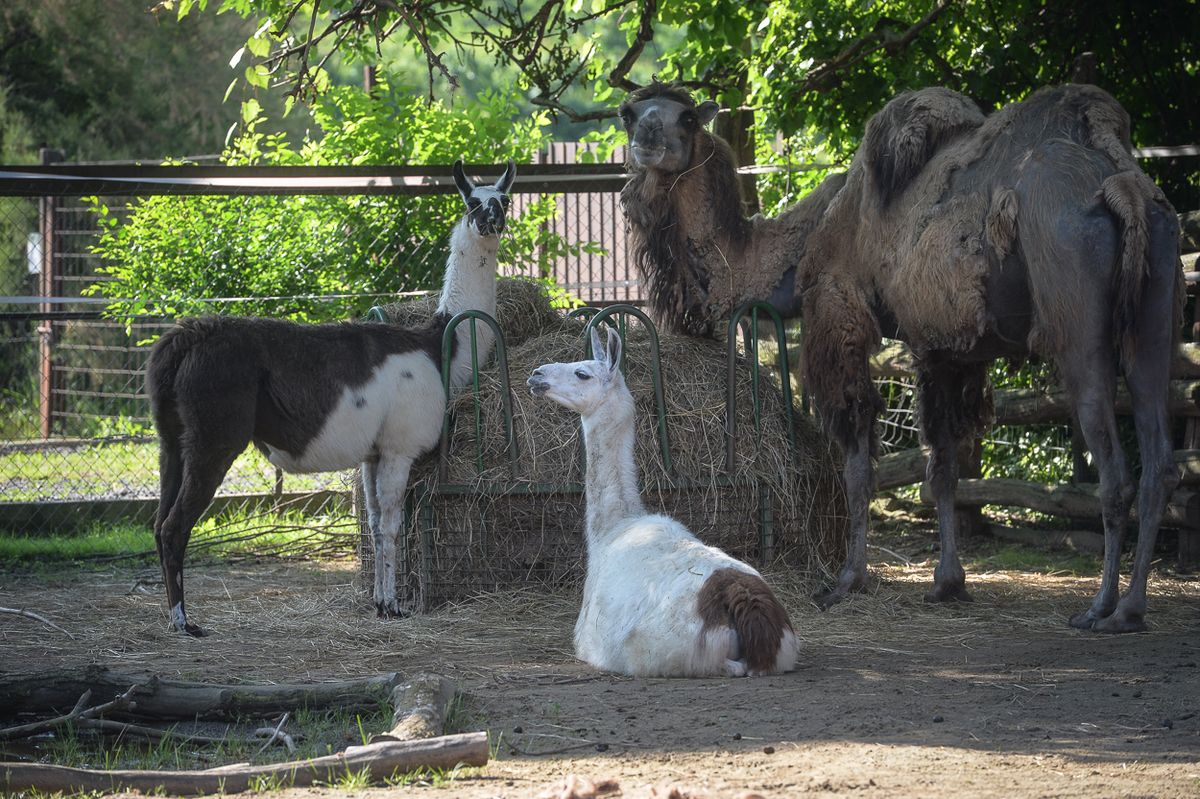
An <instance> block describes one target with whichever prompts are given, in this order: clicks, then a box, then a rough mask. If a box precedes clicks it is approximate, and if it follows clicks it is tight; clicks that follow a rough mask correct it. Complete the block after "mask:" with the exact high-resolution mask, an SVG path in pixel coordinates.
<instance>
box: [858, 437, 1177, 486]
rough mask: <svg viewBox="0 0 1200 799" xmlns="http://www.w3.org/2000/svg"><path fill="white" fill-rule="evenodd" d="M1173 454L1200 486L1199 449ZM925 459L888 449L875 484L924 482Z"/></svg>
mask: <svg viewBox="0 0 1200 799" xmlns="http://www.w3.org/2000/svg"><path fill="white" fill-rule="evenodd" d="M1173 457H1174V459H1175V464H1176V465H1177V466H1178V467H1179V484H1180V485H1181V486H1200V449H1177V450H1175V452H1174V454H1173ZM928 460H929V458H928V456H927V455H926V454H925V451H924V450H923V449H921V448H920V447H914V448H912V449H903V450H900V451H898V452H889V453H888V454H887V455H884V456H883V457H882V458H880V459H879V463H878V464H877V465H876V467H875V482H876V487H877V488H878V490H880V491H886V490H888V489H890V488H899V487H901V486H907V485H915V484H917V483H920V482H923V481H924V480H925V465H926V463H927V462H928Z"/></svg>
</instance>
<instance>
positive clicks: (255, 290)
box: [93, 82, 578, 321]
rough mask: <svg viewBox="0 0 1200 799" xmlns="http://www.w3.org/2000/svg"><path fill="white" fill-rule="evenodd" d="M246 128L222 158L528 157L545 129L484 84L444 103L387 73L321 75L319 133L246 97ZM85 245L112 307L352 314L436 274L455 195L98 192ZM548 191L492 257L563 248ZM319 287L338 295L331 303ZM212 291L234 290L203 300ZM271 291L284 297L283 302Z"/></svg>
mask: <svg viewBox="0 0 1200 799" xmlns="http://www.w3.org/2000/svg"><path fill="white" fill-rule="evenodd" d="M243 112H244V114H245V132H244V133H243V135H241V136H240V137H238V138H237V139H236V140H235V141H234V143H233V144H232V145H231V147H230V148H229V149H228V151H227V152H226V153H225V156H224V160H225V161H226V162H227V163H231V164H243V165H245V164H269V165H320V164H361V165H371V164H394V163H414V164H429V163H448V162H450V161H453V160H454V159H456V158H459V157H462V158H463V159H464V160H465V161H466V162H467V164H468V165H469V164H480V163H487V164H493V163H498V162H503V161H504V160H505V159H507V158H513V159H514V160H516V161H518V162H525V163H527V162H528V161H530V160H532V156H533V153H534V152H536V151H537V150H538V149H540V148H541V146H542V145H543V140H544V138H545V133H544V130H543V128H544V126H545V122H546V120H545V119H544V117H543V116H541V115H538V116H534V117H526V118H524V119H522V120H519V121H516V122H514V121H513V118H514V117H515V116H517V113H516V109H515V107H514V106H513V104H512V99H511V97H509V96H506V95H502V94H499V93H489V94H485V95H484V96H482V97H480V98H479V99H478V101H477V102H475V103H471V104H464V106H463V108H461V109H454V110H451V109H449V108H447V107H446V106H444V105H443V104H441V103H438V102H434V103H427V102H425V101H424V100H423V99H421V98H420V97H419V96H417V95H414V93H413V92H411V91H408V90H406V89H403V88H400V87H396V88H393V87H390V86H389V85H388V84H387V83H386V82H384V83H381V84H380V85H379V86H377V88H376V91H375V92H373V93H372V94H369V95H368V94H366V93H364V92H362V91H361V90H359V89H357V88H353V87H347V86H342V87H332V88H330V89H329V90H328V91H327V92H325V93H323V94H322V95H321V97H320V99H319V100H318V101H317V103H316V104H315V106H314V108H313V115H314V118H315V120H316V123H317V125H318V127H319V129H320V130H319V132H318V133H317V134H315V135H314V136H312V137H309V138H307V139H305V141H303V142H302V143H301V144H300V145H299V146H298V147H294V148H293V147H291V146H289V145H288V143H287V139H286V137H285V136H284V135H283V134H281V133H264V132H263V128H264V127H265V122H266V120H265V119H264V118H263V117H262V115H261V109H260V108H259V107H258V105H257V103H255V102H254V101H250V102H248V103H247V104H246V105H245V107H244V109H243ZM96 207H97V211H98V212H99V213H100V218H101V223H102V226H103V228H104V232H103V235H102V236H101V239H100V242H99V244H98V245H97V247H96V251H97V252H98V253H99V254H101V255H102V256H104V258H105V261H106V262H107V263H108V264H109V266H107V267H106V268H105V269H104V270H103V271H104V272H105V273H106V275H107V277H108V278H109V279H108V280H107V281H104V282H101V283H98V284H96V285H95V286H94V287H93V289H94V292H95V293H101V294H103V295H104V296H107V297H109V298H111V299H112V304H111V305H110V311H111V312H113V313H115V314H116V315H118V316H121V317H124V318H132V317H133V316H136V315H138V314H142V313H158V314H165V315H169V316H176V315H188V314H199V313H214V312H220V313H233V314H259V315H271V316H290V317H292V318H296V319H301V320H308V321H321V320H326V319H337V318H346V316H347V314H348V313H349V314H351V315H354V314H359V315H361V314H362V313H364V312H365V311H366V309H367V308H369V307H370V306H371V305H372V304H375V302H377V301H378V297H379V296H381V295H394V294H396V293H398V292H404V291H413V290H419V289H430V288H434V287H436V286H437V285H439V284H440V281H441V275H442V271H443V268H444V265H445V261H446V256H447V240H448V235H449V232H450V229H451V228H452V227H453V225H454V224H455V223H456V222H457V221H458V220H459V218H461V216H462V213H463V206H462V201H461V200H460V199H459V197H458V196H457V195H454V196H422V197H390V196H366V195H358V196H346V197H343V196H253V197H226V196H216V197H149V198H144V199H141V200H139V201H137V202H135V203H134V204H133V206H131V208H130V209H129V210H128V211H121V212H117V211H114V210H111V209H109V208H107V207H106V206H104V205H103V204H100V203H97V206H96ZM554 213H555V204H554V201H553V199H552V198H542V199H540V200H537V201H534V202H532V203H531V204H529V205H526V206H525V207H523V208H522V212H521V214H520V215H519V217H518V218H517V219H515V220H514V221H513V222H512V224H511V225H510V226H509V228H508V229H507V231H506V232H505V235H504V239H503V243H502V247H501V252H500V259H501V262H502V263H505V264H512V265H515V266H518V267H524V268H530V267H532V268H533V269H534V271H537V268H538V266H539V265H540V264H542V263H548V262H549V261H550V260H552V259H554V258H556V257H558V256H559V255H560V254H562V253H564V252H566V251H568V250H572V249H578V245H573V246H572V247H568V246H567V245H566V244H564V242H563V241H562V240H561V239H560V238H558V237H557V236H555V235H554V234H552V233H550V232H548V231H547V230H546V229H545V228H544V226H543V224H542V223H544V222H545V221H547V220H548V219H549V218H550V217H552V216H553V214H554ZM330 295H337V296H343V297H344V298H345V301H344V302H337V303H331V302H330V300H329V296H330ZM213 298H233V299H232V301H230V302H228V303H226V304H223V305H221V306H220V307H214V306H213V305H211V303H210V302H209V301H210V300H211V299H213ZM280 298H286V299H285V301H286V305H284V304H281V299H280Z"/></svg>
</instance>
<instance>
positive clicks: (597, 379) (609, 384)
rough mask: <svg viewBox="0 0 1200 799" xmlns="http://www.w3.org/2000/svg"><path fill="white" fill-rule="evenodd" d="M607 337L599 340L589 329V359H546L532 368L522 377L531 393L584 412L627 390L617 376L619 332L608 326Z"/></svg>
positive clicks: (598, 407) (619, 366)
mask: <svg viewBox="0 0 1200 799" xmlns="http://www.w3.org/2000/svg"><path fill="white" fill-rule="evenodd" d="M605 329H606V330H607V331H608V341H607V343H605V344H604V345H601V344H600V334H599V333H598V332H597V331H596V330H595V328H593V329H592V354H593V355H594V356H595V357H594V358H593V359H592V360H590V361H575V362H574V363H548V364H546V365H545V366H539V367H538V368H536V369H534V370H533V374H531V375H530V376H529V379H528V380H527V381H525V382H526V383H528V384H529V391H530V393H532V394H533V396H535V397H547V398H549V399H552V400H554V401H555V402H557V403H558V404H559V405H562V406H564V407H566V408H570V409H571V410H573V411H575V412H577V413H579V414H580V415H582V416H588V415H590V414H592V413H595V412H596V411H597V410H598V409H600V408H601V407H602V406H604V405H605V404H606V402H607V401H608V400H609V398H610V397H612V396H614V395H625V396H627V395H628V394H629V389H627V388H626V387H625V378H624V377H622V376H621V336H620V335H619V334H618V333H617V332H616V331H615V330H613V329H612V328H611V327H610V328H605Z"/></svg>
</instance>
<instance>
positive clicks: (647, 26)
mask: <svg viewBox="0 0 1200 799" xmlns="http://www.w3.org/2000/svg"><path fill="white" fill-rule="evenodd" d="M657 10H658V0H645V2H644V3H643V4H642V19H641V22H640V23H638V30H637V35H635V36H634V37H633V43H632V44H631V45H629V49H628V50H626V51H625V55H623V56H621V60H620V61H618V62H617V65H616V66H615V67H613V70H612V72H609V73H608V85H609V86H612V87H614V88H617V89H624V90H625V91H627V92H631V91H634V90H636V89H640V88H641V87H640V86H639V85H638V84H636V83H634V82H633V81H631V80H629V78H628V75H629V70H631V69H633V65H634V64H635V63H637V60H638V58H640V57H641V55H642V51H643V50H644V49H646V44H647V43H648V42H650V41H651V40H652V39H653V38H654V13H655V11H657Z"/></svg>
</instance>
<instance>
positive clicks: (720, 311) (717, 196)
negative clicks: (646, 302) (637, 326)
mask: <svg viewBox="0 0 1200 799" xmlns="http://www.w3.org/2000/svg"><path fill="white" fill-rule="evenodd" d="M727 150H728V148H727V147H725V146H724V145H722V144H717V145H716V150H714V153H715V155H714V157H713V159H712V160H711V162H710V163H709V164H708V168H706V169H696V170H693V171H691V172H687V173H684V174H682V175H658V174H650V173H646V174H644V175H643V176H642V180H643V182H642V183H641V184H640V185H638V186H636V188H635V187H634V186H633V185H632V184H631V187H630V190H629V191H628V192H626V193H623V195H622V198H623V204H624V205H625V208H626V215H627V216H628V217H629V219H630V221H631V222H632V223H633V225H634V226H635V227H636V228H637V233H638V237H637V238H638V239H639V241H638V242H637V244H638V246H639V250H638V254H639V258H640V260H641V264H642V268H643V270H644V271H646V270H647V269H648V268H652V272H653V274H650V275H649V281H648V282H649V285H650V287H651V295H652V300H653V301H654V302H655V306H656V310H658V311H659V312H660V313H663V312H664V311H666V316H668V318H669V317H670V316H672V314H671V308H669V307H664V306H665V304H667V303H677V304H678V305H679V306H680V307H687V306H688V305H691V304H697V303H698V304H700V305H702V308H703V310H702V313H703V314H704V315H705V316H706V317H707V318H709V319H714V318H719V317H721V316H724V315H726V314H728V313H729V312H730V311H732V310H733V308H734V307H736V306H737V305H739V304H741V303H742V302H744V301H746V300H767V301H769V302H771V303H772V304H774V305H776V307H777V308H778V309H779V310H780V311H781V312H782V313H784V314H785V315H792V314H793V313H795V311H796V310H797V307H796V301H795V297H794V294H793V291H792V290H791V283H792V277H794V274H795V273H794V270H793V271H792V272H789V270H790V269H792V268H793V267H795V266H796V265H797V263H798V262H799V261H800V260H801V258H802V256H803V255H804V253H805V250H806V247H807V242H808V237H809V234H810V233H812V231H813V229H814V228H815V227H816V225H817V223H818V222H819V221H820V219H821V216H822V214H823V213H824V211H825V209H826V208H827V207H828V205H829V202H830V200H831V199H832V196H833V194H834V193H836V189H837V188H840V186H841V183H842V179H841V178H837V179H830V180H827V181H826V183H825V184H822V186H821V187H820V188H818V189H816V190H814V191H813V192H812V193H811V194H809V195H808V196H807V197H805V198H804V199H802V200H801V201H800V202H798V203H797V204H796V205H794V206H792V207H791V208H789V209H788V210H787V211H785V212H783V213H782V214H780V215H779V216H777V217H774V218H764V217H762V216H755V217H753V218H752V219H746V218H745V217H744V216H742V211H741V202H740V199H739V198H738V195H737V184H736V172H735V171H734V165H733V161H732V155H731V154H728V153H727V152H726V151H727ZM664 209H669V210H664ZM685 265H686V267H685Z"/></svg>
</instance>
